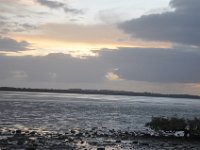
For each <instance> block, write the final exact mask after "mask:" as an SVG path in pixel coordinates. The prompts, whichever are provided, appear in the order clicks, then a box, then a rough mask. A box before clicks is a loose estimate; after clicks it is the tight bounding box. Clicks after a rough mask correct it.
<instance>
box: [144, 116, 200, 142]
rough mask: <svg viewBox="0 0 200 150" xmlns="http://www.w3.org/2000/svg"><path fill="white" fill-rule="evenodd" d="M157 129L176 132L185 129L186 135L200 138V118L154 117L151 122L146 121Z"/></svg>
mask: <svg viewBox="0 0 200 150" xmlns="http://www.w3.org/2000/svg"><path fill="white" fill-rule="evenodd" d="M146 127H150V128H151V129H153V130H155V131H164V132H169V131H170V132H176V131H184V134H185V135H184V136H185V137H187V136H189V137H190V138H200V119H198V118H194V119H183V118H177V117H171V118H165V117H152V120H151V122H149V123H146Z"/></svg>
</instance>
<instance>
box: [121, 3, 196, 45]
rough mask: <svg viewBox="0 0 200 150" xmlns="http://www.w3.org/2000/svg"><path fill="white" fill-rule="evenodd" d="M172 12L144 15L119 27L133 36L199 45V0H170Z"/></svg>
mask: <svg viewBox="0 0 200 150" xmlns="http://www.w3.org/2000/svg"><path fill="white" fill-rule="evenodd" d="M170 6H171V7H172V8H174V9H175V11H173V12H165V13H163V14H151V15H144V16H142V17H140V18H138V19H132V20H130V21H126V22H124V23H121V24H120V25H119V27H120V28H121V29H122V30H124V31H125V32H126V33H128V34H131V35H132V36H133V37H136V38H141V39H144V40H150V41H166V42H173V43H180V44H187V45H195V46H200V32H199V30H200V19H199V18H200V1H199V0H172V1H171V2H170Z"/></svg>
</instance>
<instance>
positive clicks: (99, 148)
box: [97, 147, 105, 150]
mask: <svg viewBox="0 0 200 150" xmlns="http://www.w3.org/2000/svg"><path fill="white" fill-rule="evenodd" d="M97 150H105V148H104V147H98V148H97Z"/></svg>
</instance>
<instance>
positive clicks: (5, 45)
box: [0, 36, 30, 52]
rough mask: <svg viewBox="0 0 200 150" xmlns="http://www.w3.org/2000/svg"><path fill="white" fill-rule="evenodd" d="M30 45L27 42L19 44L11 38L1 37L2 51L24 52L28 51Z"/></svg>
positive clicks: (0, 45)
mask: <svg viewBox="0 0 200 150" xmlns="http://www.w3.org/2000/svg"><path fill="white" fill-rule="evenodd" d="M29 45H30V44H29V43H28V42H26V41H21V42H18V41H16V40H14V39H11V38H5V37H1V36H0V51H15V52H16V51H23V50H28V48H27V47H28V46H29Z"/></svg>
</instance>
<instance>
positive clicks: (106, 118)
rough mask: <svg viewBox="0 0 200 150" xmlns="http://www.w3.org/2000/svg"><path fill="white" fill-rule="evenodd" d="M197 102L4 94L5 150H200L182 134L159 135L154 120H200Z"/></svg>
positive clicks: (0, 109) (0, 125)
mask: <svg viewBox="0 0 200 150" xmlns="http://www.w3.org/2000/svg"><path fill="white" fill-rule="evenodd" d="M199 108H200V101H199V100H198V99H176V98H158V97H157V98H153V97H134V96H116V95H113V96H112V95H95V94H94V95H85V94H61V93H59V94H55V93H32V92H0V133H1V137H0V148H1V149H20V150H21V149H29V150H31V149H88V150H89V149H91V150H93V149H94V150H96V149H99V150H100V149H101V148H105V149H108V150H110V149H124V150H126V149H199V147H200V144H199V142H198V141H196V140H186V139H184V138H183V133H182V132H177V133H170V134H168V135H164V136H160V135H159V134H158V133H156V132H154V131H152V130H150V129H149V128H147V127H145V124H146V123H147V122H149V121H150V120H151V118H152V116H154V117H156V116H166V117H173V116H176V117H180V118H194V117H199V116H200V109H199Z"/></svg>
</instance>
